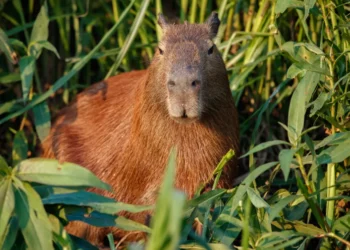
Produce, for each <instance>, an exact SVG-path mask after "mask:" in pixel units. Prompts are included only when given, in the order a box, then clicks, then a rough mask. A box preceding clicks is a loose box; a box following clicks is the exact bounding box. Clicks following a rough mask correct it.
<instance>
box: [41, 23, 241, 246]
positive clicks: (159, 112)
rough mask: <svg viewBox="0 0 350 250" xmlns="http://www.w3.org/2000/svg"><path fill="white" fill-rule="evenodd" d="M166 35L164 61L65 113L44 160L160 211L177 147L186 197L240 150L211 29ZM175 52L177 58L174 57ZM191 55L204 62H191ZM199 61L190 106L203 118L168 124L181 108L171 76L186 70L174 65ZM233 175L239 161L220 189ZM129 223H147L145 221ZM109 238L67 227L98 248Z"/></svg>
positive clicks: (88, 93) (180, 29)
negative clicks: (172, 110)
mask: <svg viewBox="0 0 350 250" xmlns="http://www.w3.org/2000/svg"><path fill="white" fill-rule="evenodd" d="M163 21H164V20H163ZM162 24H163V23H162ZM162 27H163V29H164V38H163V40H162V42H161V43H160V46H162V50H164V55H160V53H159V51H158V52H157V53H156V55H155V57H154V59H153V61H152V64H151V65H150V67H149V68H148V69H147V70H141V71H132V72H129V73H124V74H120V75H118V76H114V77H111V78H109V79H107V80H106V81H103V82H100V83H97V84H94V85H93V86H91V87H90V88H88V89H86V90H85V91H83V92H82V93H80V94H79V95H78V97H77V100H76V102H75V103H73V104H72V105H71V106H69V107H67V108H65V109H64V110H63V111H62V113H61V115H60V116H59V118H58V119H57V121H56V123H55V124H54V126H53V127H52V130H51V133H50V135H49V137H48V138H47V139H46V140H45V141H44V142H43V156H44V157H49V158H57V159H59V160H60V161H68V162H74V163H77V164H80V165H81V166H84V167H86V168H88V169H90V170H91V171H92V172H94V173H95V174H96V175H97V176H98V177H99V178H100V179H102V180H103V181H105V182H107V183H109V184H110V185H111V186H112V187H113V190H114V192H115V195H112V194H110V193H107V192H102V191H97V190H94V191H96V192H99V193H102V194H104V195H108V196H112V197H113V198H115V199H117V200H118V201H122V202H127V203H132V204H154V203H155V200H156V197H157V191H158V188H159V186H160V184H161V182H162V178H163V174H164V169H165V166H166V163H167V159H168V156H169V152H170V149H171V148H172V147H173V146H176V147H177V170H176V171H177V173H176V180H175V186H176V188H178V189H181V190H183V191H185V192H186V193H187V195H188V197H192V196H193V194H194V193H195V191H196V189H197V188H198V187H199V185H200V184H201V183H205V182H206V181H208V179H210V177H211V174H212V172H213V170H214V168H215V167H216V165H217V164H218V162H219V161H220V159H221V158H222V157H223V156H224V155H225V153H226V152H227V151H228V150H229V149H231V148H232V149H234V150H235V151H236V153H238V149H239V146H238V143H239V138H238V117H237V113H236V109H235V106H234V102H233V99H232V96H231V92H230V89H229V83H228V79H227V74H226V70H225V66H224V63H223V61H222V59H221V56H220V54H219V52H218V51H217V49H216V48H214V52H213V54H212V55H210V56H208V55H207V50H208V48H209V47H210V46H211V45H212V42H211V38H212V30H211V26H210V24H209V25H208V24H195V25H192V24H191V25H189V24H181V25H168V26H166V27H164V25H162ZM187 44H193V45H194V46H195V48H197V50H196V51H195V52H193V51H192V52H191V51H190V52H187V54H186V53H182V54H181V46H184V47H183V50H184V51H186V48H187V47H186V45H187ZM175 47H176V48H177V51H176V54H172V53H171V51H172V48H175ZM174 53H175V52H174ZM188 53H197V54H198V55H197V56H196V57H191V58H189V56H188ZM175 55H176V56H177V57H179V58H175ZM163 56H164V58H163ZM195 58H196V60H199V61H198V63H197V64H196V65H197V66H198V67H197V68H198V70H199V71H198V72H199V73H200V77H201V79H202V84H201V89H200V91H199V92H200V94H199V95H200V96H197V97H196V95H195V94H193V95H192V97H190V98H196V99H195V101H196V105H194V106H193V107H195V108H196V109H195V110H198V118H197V120H195V121H193V122H188V123H181V122H177V121H175V120H174V119H172V117H170V116H169V112H168V110H169V105H177V104H173V103H171V101H170V98H169V96H170V94H169V93H168V91H167V86H166V82H167V76H168V73H169V71H170V70H177V71H176V72H180V73H181V74H186V71H184V68H183V67H182V68H181V67H180V68H179V67H178V66H179V65H173V64H174V63H173V62H178V63H180V64H181V62H184V63H185V64H184V65H185V66H186V65H187V63H189V64H191V63H192V64H193V63H194V62H191V60H195ZM175 59H176V60H175ZM173 66H175V68H174V67H173ZM197 106H198V107H197ZM191 107H192V106H191ZM235 167H236V160H235V159H234V160H232V161H231V162H230V163H229V166H226V168H225V171H224V174H223V176H222V178H221V182H220V186H221V187H226V188H228V187H231V186H232V183H233V178H234V176H235V172H236V171H235ZM126 215H127V216H128V217H130V218H132V219H134V220H137V221H139V222H142V223H145V220H146V215H147V214H146V213H139V214H133V215H130V214H126ZM110 230H111V229H100V228H96V227H92V226H88V225H86V224H83V223H81V222H79V223H77V222H73V223H71V224H70V226H68V231H69V232H70V233H72V234H75V235H78V236H81V237H85V238H87V239H88V240H89V241H90V242H92V243H94V244H100V243H101V242H102V241H103V238H104V236H105V235H106V234H107V233H108V232H109V231H110ZM113 231H114V234H115V235H116V236H117V237H121V236H123V233H121V232H120V231H118V230H116V229H113ZM124 235H125V233H124ZM137 236H138V237H139V236H140V235H131V237H130V239H131V240H135V239H137V238H138V237H137Z"/></svg>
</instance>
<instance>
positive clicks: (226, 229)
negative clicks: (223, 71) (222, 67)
mask: <svg viewBox="0 0 350 250" xmlns="http://www.w3.org/2000/svg"><path fill="white" fill-rule="evenodd" d="M213 10H215V11H218V13H219V17H220V19H221V26H220V30H219V34H218V36H217V38H216V40H215V42H216V44H217V47H218V48H219V50H220V51H221V53H222V55H223V58H224V61H225V64H226V68H227V72H228V77H229V81H230V88H231V90H232V95H233V96H234V98H235V101H236V104H237V107H238V110H239V118H238V119H239V120H240V133H241V151H242V152H243V155H242V157H241V158H240V169H241V170H242V171H241V172H248V173H247V174H246V175H245V176H243V177H242V178H241V179H240V180H241V182H239V181H236V184H237V185H236V187H235V188H233V189H230V190H223V189H216V187H215V186H214V187H213V189H212V190H211V191H209V192H207V193H204V194H202V195H198V196H196V197H194V198H193V199H192V200H190V201H187V202H185V201H184V196H183V194H181V193H179V192H178V191H175V190H174V189H173V187H172V178H173V172H174V169H173V168H174V163H173V161H174V159H173V157H170V160H169V168H168V170H169V172H168V174H167V175H166V178H165V181H164V185H163V189H164V190H163V192H164V193H166V194H167V195H164V194H163V195H160V197H159V200H158V202H157V207H156V213H155V217H154V221H153V223H151V225H152V226H151V228H149V227H147V226H144V225H141V224H138V223H135V222H132V221H129V220H127V219H126V218H122V217H117V216H114V215H113V214H115V213H116V212H118V211H121V210H127V211H130V212H137V211H143V210H145V209H149V208H148V207H146V208H145V207H137V206H132V205H128V204H120V203H118V202H116V203H113V204H114V205H111V206H109V207H107V206H106V204H107V203H108V204H111V201H110V200H108V199H107V200H106V198H105V197H100V196H97V195H94V194H91V193H88V192H85V191H83V190H82V189H83V188H84V187H85V186H86V185H89V186H98V187H100V188H105V189H108V186H107V185H105V184H103V183H101V182H100V181H99V180H98V179H93V181H91V182H89V183H86V182H85V181H86V179H84V178H87V179H90V180H92V178H93V177H92V176H91V173H86V172H84V169H81V168H80V167H78V166H74V167H73V168H71V167H70V168H67V171H68V169H73V170H72V171H71V172H67V176H78V175H79V176H82V180H81V183H77V184H76V186H75V187H71V186H70V184H71V182H70V181H69V179H64V177H62V176H60V175H59V173H58V172H57V171H55V169H56V167H57V164H58V163H56V162H54V161H47V160H36V159H27V160H26V158H32V157H33V156H36V152H37V146H38V144H39V143H40V141H41V140H42V139H43V138H45V136H46V135H47V134H48V131H49V129H50V125H51V122H50V121H51V117H52V116H54V115H55V114H56V113H57V111H58V110H59V109H60V108H62V107H63V106H65V105H66V104H67V103H69V102H70V101H71V100H73V99H74V97H75V95H76V94H77V93H78V92H79V91H81V90H83V89H84V88H86V87H88V86H89V85H91V84H92V83H94V82H97V81H99V80H101V79H104V78H106V77H108V76H110V75H113V74H118V73H121V72H124V71H128V70H131V69H142V68H146V67H147V66H148V64H149V61H150V60H151V59H152V56H153V51H154V49H155V46H156V43H157V41H158V40H159V39H160V38H161V35H162V34H161V30H160V29H159V26H157V24H156V20H157V13H159V12H163V13H165V14H166V15H168V16H170V17H174V16H175V17H178V18H179V19H180V20H181V21H184V20H188V21H189V22H191V23H194V22H203V21H204V20H205V18H206V17H207V16H209V14H210V13H211V11H213ZM349 14H350V2H346V1H340V0H333V1H331V0H318V1H316V0H314V1H308V0H304V1H286V0H276V1H275V0H259V1H258V0H249V1H243V0H236V1H225V0H221V1H214V0H197V1H186V0H180V1H174V2H173V3H171V4H170V3H169V1H160V0H155V1H149V0H143V1H141V0H133V1H130V2H125V1H115V0H110V1H85V0H74V1H59V2H58V1H54V0H49V1H47V2H44V1H33V0H30V1H20V0H13V1H7V2H6V1H3V2H1V1H0V16H1V20H2V22H1V24H0V51H1V52H2V54H0V124H1V127H0V154H1V155H2V157H0V176H1V177H0V178H1V180H0V245H1V246H2V248H3V249H20V248H21V247H25V246H26V245H27V246H29V248H30V247H32V246H41V248H42V249H51V248H53V245H52V241H53V242H54V244H55V247H57V248H64V247H65V248H68V249H70V248H73V245H74V244H76V245H80V246H83V245H84V246H85V247H86V248H87V247H88V243H86V242H83V241H81V240H79V239H77V238H75V237H71V236H69V235H67V234H66V233H65V231H64V230H63V225H65V223H67V222H68V221H70V220H72V218H80V219H81V220H84V221H86V222H87V223H96V220H95V221H94V220H93V218H94V216H100V217H104V218H105V220H104V222H103V223H102V222H101V224H99V225H98V226H111V225H114V226H118V227H120V228H123V229H125V230H140V231H144V232H148V233H150V238H149V242H148V243H147V245H144V246H145V247H146V248H147V249H165V248H167V247H168V248H171V249H173V248H174V247H175V248H182V249H193V248H197V247H199V246H200V247H202V248H204V249H219V248H220V249H226V248H227V249H230V248H232V247H233V246H235V247H237V248H239V249H292V248H296V249H346V248H350V242H349V241H350V234H349V231H350V217H349V213H348V212H349V197H350V196H349V190H350V189H349V185H350V184H349V181H350V177H349V170H348V167H349V156H350V147H349V143H350V132H349V128H350V115H349V113H350V105H349V100H350V99H349V96H350V92H349V82H350V69H349V67H350V63H349V59H350V58H349V57H350V56H349V54H350V46H349V43H350V36H349V35H350V30H349ZM232 154H233V152H228V155H227V156H225V157H226V158H227V157H232ZM225 157H224V158H223V159H224V160H223V161H222V162H221V163H220V164H219V166H218V168H217V171H216V172H215V173H213V175H214V176H215V178H216V180H218V178H219V176H220V169H221V168H222V167H224V165H225V164H224V163H225V159H226V158H225ZM42 164H44V165H45V168H46V169H47V171H48V172H50V174H52V175H53V176H55V177H54V178H52V179H50V180H48V179H46V178H45V176H44V175H40V171H39V167H40V166H43V165H42ZM23 171H24V172H27V173H30V174H31V175H30V176H32V177H31V178H24V177H23V176H24V175H23ZM83 173H84V174H83ZM67 178H68V177H67ZM38 183H39V184H40V185H38ZM58 184H59V185H58ZM57 186H59V187H57ZM62 186H64V187H62ZM72 197H73V198H72ZM74 197H75V198H74ZM77 197H78V198H79V199H77ZM67 199H71V200H75V201H79V202H80V203H73V204H72V203H70V204H67V202H66V201H67ZM92 201H94V203H92ZM52 204H55V205H52ZM72 205H75V206H76V205H80V207H79V206H78V207H75V209H73V210H72V207H71V206H72ZM53 206H55V207H56V209H52V207H53ZM58 207H60V208H61V210H59V209H58ZM50 208H51V209H50ZM91 208H92V210H93V212H92V213H91V214H90V215H91V220H89V219H86V218H85V217H84V216H83V214H84V213H86V212H87V211H90V210H91ZM165 208H167V209H165ZM45 209H46V211H45ZM89 209H90V210H89ZM60 211H61V212H60ZM62 211H63V212H62ZM38 215H39V216H38ZM23 218H26V220H24V219H23ZM194 221H196V223H197V225H199V226H200V228H201V229H202V233H201V234H197V233H195V232H194V231H193V230H192V227H191V225H192V224H193V222H194ZM36 223H38V224H40V225H41V226H42V227H41V228H40V229H39V228H37V227H35V225H36ZM110 241H111V242H113V238H112V237H110ZM140 244H141V243H140ZM140 244H139V245H133V246H131V248H133V249H134V248H135V249H137V248H138V247H140ZM89 247H91V246H89Z"/></svg>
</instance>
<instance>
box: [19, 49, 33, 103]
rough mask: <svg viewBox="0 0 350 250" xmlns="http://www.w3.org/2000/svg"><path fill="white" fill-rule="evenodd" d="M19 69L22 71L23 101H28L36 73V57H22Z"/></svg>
mask: <svg viewBox="0 0 350 250" xmlns="http://www.w3.org/2000/svg"><path fill="white" fill-rule="evenodd" d="M19 69H20V71H21V81H22V92H23V100H24V101H27V100H28V95H29V91H30V87H31V86H32V80H33V75H34V71H35V57H34V56H24V57H21V59H20V60H19Z"/></svg>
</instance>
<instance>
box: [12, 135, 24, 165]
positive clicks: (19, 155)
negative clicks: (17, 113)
mask: <svg viewBox="0 0 350 250" xmlns="http://www.w3.org/2000/svg"><path fill="white" fill-rule="evenodd" d="M27 152H28V143H27V138H26V137H25V135H24V132H23V131H17V133H16V135H15V138H14V140H13V148H12V165H13V166H15V165H16V164H17V163H18V162H20V161H22V160H24V159H26V158H27Z"/></svg>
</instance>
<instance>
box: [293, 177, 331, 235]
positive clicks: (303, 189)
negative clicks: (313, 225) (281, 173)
mask: <svg viewBox="0 0 350 250" xmlns="http://www.w3.org/2000/svg"><path fill="white" fill-rule="evenodd" d="M296 179H297V184H298V187H299V189H300V190H301V192H302V194H303V195H304V197H305V199H306V201H307V203H308V204H309V206H310V208H311V211H312V214H313V215H314V216H315V218H316V221H317V223H318V225H319V226H320V227H321V228H322V229H323V230H324V231H326V230H327V229H328V228H329V226H328V224H327V222H326V220H325V217H324V215H323V214H322V211H321V209H320V207H319V206H318V205H317V204H316V202H315V201H314V198H313V197H310V196H309V192H308V190H307V187H306V186H305V184H304V183H303V180H302V179H301V177H300V173H299V172H296Z"/></svg>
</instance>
